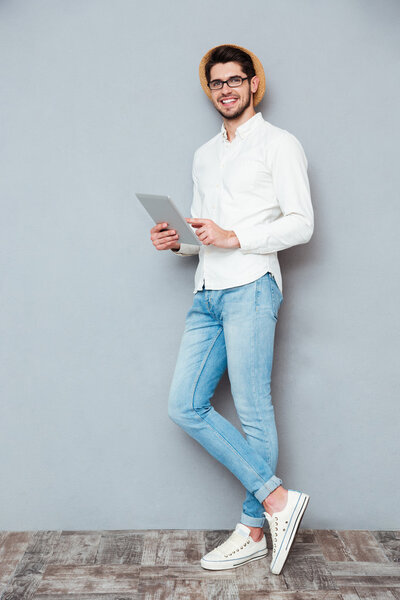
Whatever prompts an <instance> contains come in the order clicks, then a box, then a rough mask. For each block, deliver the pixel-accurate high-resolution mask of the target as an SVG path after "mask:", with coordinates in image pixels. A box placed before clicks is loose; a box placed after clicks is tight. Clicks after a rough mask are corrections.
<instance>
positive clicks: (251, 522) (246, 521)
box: [240, 513, 265, 527]
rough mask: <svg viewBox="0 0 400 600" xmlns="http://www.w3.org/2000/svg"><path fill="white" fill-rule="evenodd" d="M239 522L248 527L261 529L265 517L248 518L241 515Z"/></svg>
mask: <svg viewBox="0 0 400 600" xmlns="http://www.w3.org/2000/svg"><path fill="white" fill-rule="evenodd" d="M240 522H241V523H243V525H247V526H248V527H263V525H264V523H265V517H249V515H245V514H244V513H242V516H241V517H240Z"/></svg>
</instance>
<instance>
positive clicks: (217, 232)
mask: <svg viewBox="0 0 400 600" xmlns="http://www.w3.org/2000/svg"><path fill="white" fill-rule="evenodd" d="M186 221H187V222H188V223H189V225H192V227H195V228H196V232H195V233H196V235H197V237H198V238H199V239H200V241H201V242H202V243H203V244H204V245H206V246H208V245H210V244H212V245H213V246H217V248H240V244H239V240H238V238H237V237H236V234H235V232H234V231H228V230H227V229H222V228H221V227H219V226H218V225H217V224H216V223H214V221H212V220H211V219H189V218H186Z"/></svg>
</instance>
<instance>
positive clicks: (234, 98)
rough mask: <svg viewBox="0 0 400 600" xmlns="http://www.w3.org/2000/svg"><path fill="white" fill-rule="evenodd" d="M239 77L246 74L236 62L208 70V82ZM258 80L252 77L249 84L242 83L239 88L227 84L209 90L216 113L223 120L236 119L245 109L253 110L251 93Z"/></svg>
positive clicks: (247, 82)
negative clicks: (217, 88) (218, 88)
mask: <svg viewBox="0 0 400 600" xmlns="http://www.w3.org/2000/svg"><path fill="white" fill-rule="evenodd" d="M235 75H240V76H241V77H246V73H245V72H244V71H243V70H242V67H241V65H240V64H239V63H237V62H228V63H217V64H216V65H213V66H212V67H211V70H210V81H213V80H214V79H221V80H222V81H226V80H227V79H229V77H233V76H235ZM258 82H259V78H258V77H256V76H254V77H253V78H252V79H251V82H249V80H248V79H246V80H245V81H243V83H242V85H241V86H239V87H235V88H231V87H229V86H228V84H227V83H225V84H224V87H223V88H221V89H220V90H211V100H212V103H213V104H214V106H215V108H216V109H217V111H218V112H219V113H220V114H221V115H222V116H223V117H224V119H237V118H239V117H240V116H241V115H242V114H243V113H244V111H245V110H246V109H248V108H249V107H250V110H251V111H253V110H254V106H253V93H254V92H255V91H256V90H257V87H258Z"/></svg>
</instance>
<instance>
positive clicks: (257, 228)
mask: <svg viewBox="0 0 400 600" xmlns="http://www.w3.org/2000/svg"><path fill="white" fill-rule="evenodd" d="M307 168H308V162H307V158H306V155H305V153H304V150H303V147H302V145H301V143H300V142H299V140H298V139H297V138H296V137H295V136H294V135H293V134H292V133H290V132H288V131H285V132H284V133H283V134H282V135H281V136H280V138H279V140H277V141H276V143H275V146H274V147H273V148H272V149H271V155H270V169H271V173H272V183H273V188H274V191H275V195H276V198H277V201H278V204H279V207H280V210H281V213H282V216H281V217H278V218H277V219H275V220H274V221H271V222H265V223H260V224H256V225H254V226H253V227H250V226H247V225H246V226H244V225H243V226H242V225H238V226H236V227H234V229H233V230H234V232H235V234H236V236H237V238H238V240H239V243H240V249H241V251H242V252H243V253H244V254H247V253H254V254H268V253H270V252H278V251H279V250H284V249H285V248H290V247H291V246H296V245H297V244H305V243H306V242H308V241H309V240H310V238H311V236H312V234H313V231H314V212H313V207H312V203H311V195H310V184H309V180H308V175H307Z"/></svg>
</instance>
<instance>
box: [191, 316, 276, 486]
mask: <svg viewBox="0 0 400 600" xmlns="http://www.w3.org/2000/svg"><path fill="white" fill-rule="evenodd" d="M222 332H223V328H222V327H221V329H220V331H219V332H218V333H217V335H216V336H215V338H214V339H213V341H212V343H211V345H210V348H209V350H208V352H207V354H206V356H205V357H204V360H203V363H202V365H201V368H200V370H199V374H198V376H197V378H196V380H195V382H194V386H193V391H192V409H193V411H194V412H195V413H196V415H197V416H198V417H199V419H201V420H202V421H204V423H205V424H206V425H207V426H208V427H209V428H210V429H212V431H213V432H214V433H216V434H217V435H218V436H219V437H220V438H221V440H223V441H224V442H225V444H226V445H227V446H229V447H230V448H231V449H232V450H233V452H234V453H235V454H236V455H237V456H238V457H239V458H240V459H241V460H242V461H243V462H244V463H245V464H246V465H247V466H248V468H249V469H250V470H251V471H253V473H255V474H256V475H257V477H258V478H259V479H261V481H262V482H263V484H262V486H261V487H265V483H266V482H265V481H264V478H263V477H262V476H261V475H260V474H259V473H257V471H256V470H255V469H254V468H253V467H252V466H251V465H250V464H249V463H248V462H247V460H246V459H245V458H244V457H243V456H242V455H241V454H239V452H237V450H236V449H235V448H234V447H233V446H232V444H230V443H229V441H228V440H227V439H226V438H225V437H224V436H223V435H222V434H221V433H220V432H219V431H218V430H217V429H216V428H215V427H214V426H213V425H211V424H210V423H208V421H207V420H206V419H205V418H204V417H202V416H201V415H200V414H199V413H198V412H197V410H196V408H195V407H194V396H195V393H196V387H197V384H198V382H199V379H200V375H201V373H202V371H203V369H204V366H205V364H206V362H207V360H208V358H209V356H210V353H211V350H212V349H213V347H214V345H215V342H216V341H217V339H218V337H219V336H220V335H221V333H222ZM239 435H240V434H239ZM245 441H246V443H248V442H247V440H245ZM268 466H269V465H268ZM259 489H261V488H258V490H257V491H259Z"/></svg>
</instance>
